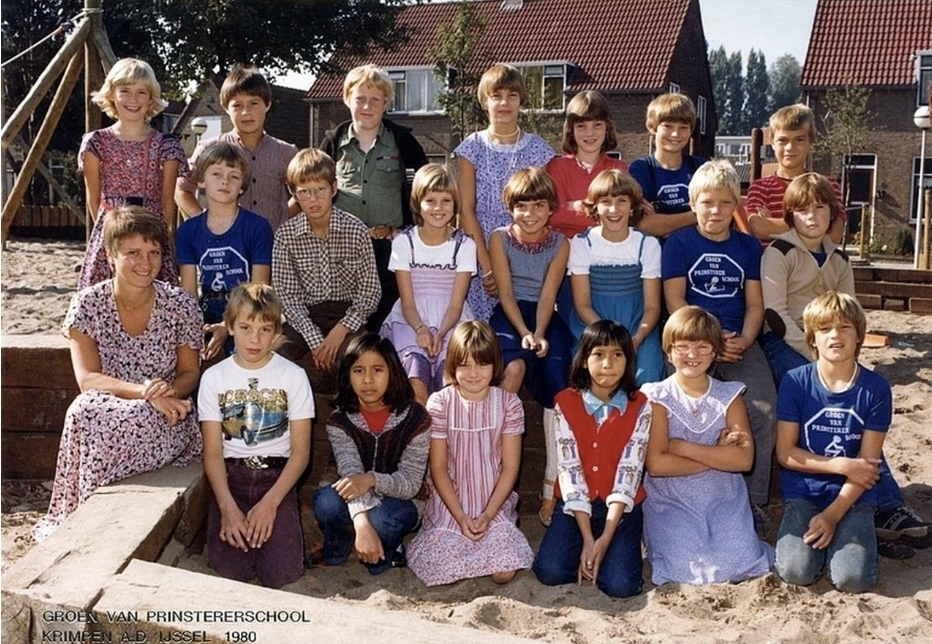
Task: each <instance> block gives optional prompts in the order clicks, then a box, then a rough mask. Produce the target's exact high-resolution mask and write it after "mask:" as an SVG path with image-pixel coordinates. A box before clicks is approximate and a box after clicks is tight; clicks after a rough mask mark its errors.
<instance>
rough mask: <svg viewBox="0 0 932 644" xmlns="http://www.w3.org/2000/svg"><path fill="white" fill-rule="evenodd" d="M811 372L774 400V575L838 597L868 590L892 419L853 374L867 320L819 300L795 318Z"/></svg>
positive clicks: (842, 303) (876, 383) (872, 381)
mask: <svg viewBox="0 0 932 644" xmlns="http://www.w3.org/2000/svg"><path fill="white" fill-rule="evenodd" d="M803 324H804V327H805V334H806V343H807V344H808V345H809V346H810V347H812V348H813V350H814V352H815V354H816V355H817V358H816V361H815V362H814V363H809V364H807V365H804V366H802V367H798V368H796V369H793V370H791V371H790V372H789V373H787V374H786V376H785V377H784V378H783V381H782V382H781V383H780V388H779V391H780V393H779V397H778V398H777V419H778V421H777V459H778V460H779V461H780V465H782V466H783V473H782V475H781V479H780V481H781V488H782V490H783V498H784V513H783V521H782V523H781V524H780V530H779V532H778V534H777V557H776V562H775V564H774V567H775V569H776V571H777V574H778V575H779V576H780V577H781V578H782V579H783V580H784V581H787V582H789V583H791V584H799V585H804V586H805V585H809V584H811V583H812V582H814V581H815V580H816V579H818V577H819V576H820V574H821V572H822V569H823V567H824V568H826V569H827V571H828V575H829V578H830V580H831V582H832V584H834V585H835V587H836V588H837V589H838V590H840V591H842V592H851V593H860V592H866V591H869V590H871V589H872V588H873V587H874V585H875V584H876V583H877V574H878V571H877V559H878V555H877V535H876V533H875V531H874V508H875V507H876V504H877V488H876V487H875V484H876V483H877V481H878V480H879V478H880V469H881V462H882V459H883V456H882V454H881V450H882V448H883V441H884V438H885V437H886V432H887V429H889V427H890V421H891V418H892V415H893V393H892V391H891V389H890V384H889V383H888V382H887V381H886V380H885V379H884V378H883V377H882V376H880V375H878V374H876V373H874V372H872V371H870V370H868V369H865V368H863V367H861V366H860V365H859V364H858V362H857V358H858V354H859V352H860V349H861V344H862V343H863V342H864V335H865V330H866V327H867V319H866V317H865V315H864V311H863V310H862V309H861V306H860V304H858V301H857V300H856V299H855V298H854V297H852V296H850V295H847V294H845V293H838V292H835V291H829V292H827V293H825V294H824V295H822V296H820V297H818V298H816V299H815V300H813V301H812V302H810V303H809V305H808V306H806V309H805V311H804V312H803Z"/></svg>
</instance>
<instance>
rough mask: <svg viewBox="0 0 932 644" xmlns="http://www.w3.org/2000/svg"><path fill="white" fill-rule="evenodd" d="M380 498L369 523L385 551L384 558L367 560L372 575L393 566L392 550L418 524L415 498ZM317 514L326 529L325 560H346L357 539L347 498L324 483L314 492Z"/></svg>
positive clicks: (315, 514) (332, 561)
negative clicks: (369, 561)
mask: <svg viewBox="0 0 932 644" xmlns="http://www.w3.org/2000/svg"><path fill="white" fill-rule="evenodd" d="M381 501H382V503H381V505H379V506H378V507H375V508H372V509H371V510H369V523H371V524H372V527H373V528H375V532H376V534H378V535H379V539H381V540H382V549H383V550H384V551H385V559H382V560H380V561H379V562H378V563H374V564H365V565H366V567H367V568H368V569H369V572H370V573H371V574H373V575H378V574H381V573H383V572H385V571H386V570H388V569H389V568H391V558H392V553H394V552H395V550H397V549H398V546H400V545H401V540H402V539H403V538H404V536H405V535H406V534H408V533H409V532H412V531H413V530H414V529H415V528H416V527H417V524H418V514H417V507H416V506H415V505H414V502H413V501H405V500H402V499H396V498H393V497H390V496H385V497H382V499H381ZM314 516H315V517H316V518H317V523H318V525H320V529H321V532H323V533H324V547H323V553H322V556H323V562H324V563H325V564H327V565H328V566H337V565H339V564H341V563H343V562H344V561H346V558H347V557H348V556H349V555H350V553H351V552H352V551H353V546H354V544H355V543H356V530H355V529H354V528H353V519H352V518H351V517H350V513H349V507H348V506H347V505H346V501H344V500H343V498H342V497H341V496H340V495H339V494H338V493H337V491H336V490H334V489H333V488H332V487H330V486H329V485H328V486H326V487H322V488H320V489H319V490H317V492H315V493H314Z"/></svg>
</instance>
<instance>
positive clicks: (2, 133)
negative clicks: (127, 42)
mask: <svg viewBox="0 0 932 644" xmlns="http://www.w3.org/2000/svg"><path fill="white" fill-rule="evenodd" d="M90 30H91V22H90V20H88V19H87V18H85V19H84V20H82V21H81V23H80V24H79V25H78V28H77V29H76V30H75V31H74V33H72V34H71V35H70V36H68V40H66V41H65V44H64V45H62V48H61V49H59V50H58V53H57V54H55V56H54V57H53V58H52V60H50V61H49V64H48V65H47V66H46V68H45V71H43V72H42V75H41V76H39V78H38V80H36V83H35V84H34V85H33V86H32V89H31V90H29V94H27V95H26V98H25V99H23V102H22V103H20V104H19V107H17V108H16V111H15V112H13V114H12V115H10V118H9V119H8V120H7V122H6V123H4V124H3V129H2V130H0V153H4V152H6V149H7V148H8V147H9V146H10V143H12V142H13V139H14V138H16V135H17V134H19V131H20V130H21V129H22V128H23V125H25V124H26V121H28V120H29V118H30V117H31V116H32V115H33V112H35V110H36V107H38V106H39V103H40V102H41V101H42V99H43V98H45V95H46V94H48V91H49V89H51V87H52V84H53V83H54V82H55V79H56V78H58V77H59V76H60V75H61V73H62V70H63V69H65V66H66V65H67V64H68V63H69V61H70V60H72V59H73V58H74V55H75V54H76V53H78V52H79V51H80V49H81V45H83V44H84V41H85V40H86V39H87V36H88V34H90ZM7 203H9V200H7ZM5 230H6V228H4V231H5Z"/></svg>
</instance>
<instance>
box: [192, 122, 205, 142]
mask: <svg viewBox="0 0 932 644" xmlns="http://www.w3.org/2000/svg"><path fill="white" fill-rule="evenodd" d="M189 127H190V128H191V131H192V132H194V136H195V141H196V142H197V141H200V140H201V135H202V134H203V133H204V132H206V131H207V119H205V118H204V117H203V116H195V117H194V118H193V119H191V123H190V125H189Z"/></svg>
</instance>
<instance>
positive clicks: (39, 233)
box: [10, 206, 85, 240]
mask: <svg viewBox="0 0 932 644" xmlns="http://www.w3.org/2000/svg"><path fill="white" fill-rule="evenodd" d="M10 236H11V237H41V238H44V239H77V240H83V239H84V237H85V232H84V222H83V221H81V220H80V219H78V217H77V216H76V215H75V214H74V213H73V212H72V211H71V210H69V209H68V208H66V207H65V206H20V207H19V209H18V210H17V211H16V216H15V217H14V218H13V224H12V226H11V228H10Z"/></svg>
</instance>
